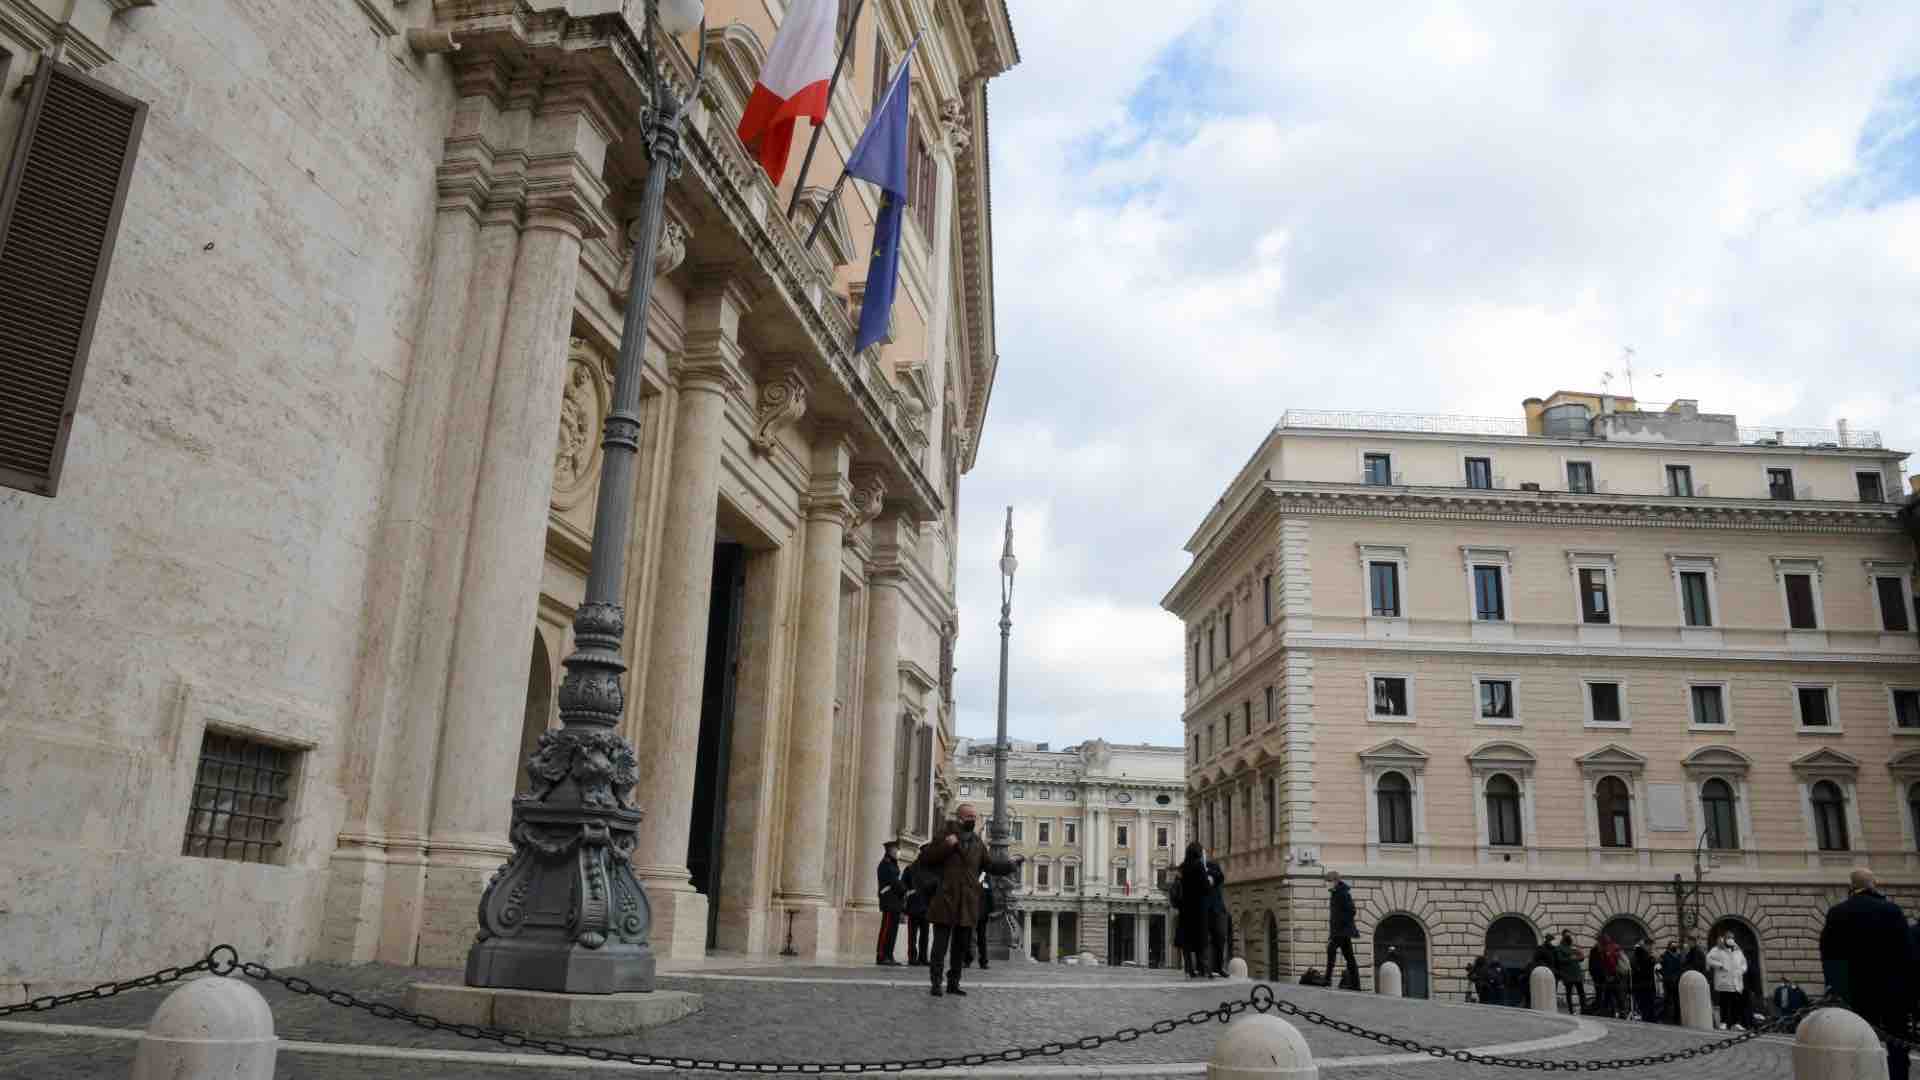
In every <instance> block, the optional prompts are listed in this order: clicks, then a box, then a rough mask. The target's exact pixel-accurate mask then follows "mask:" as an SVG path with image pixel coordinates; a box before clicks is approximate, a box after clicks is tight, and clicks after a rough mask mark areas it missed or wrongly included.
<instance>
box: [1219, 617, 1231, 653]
mask: <svg viewBox="0 0 1920 1080" xmlns="http://www.w3.org/2000/svg"><path fill="white" fill-rule="evenodd" d="M1220 655H1222V656H1232V655H1233V612H1232V611H1228V612H1227V613H1226V616H1225V617H1224V618H1222V619H1221V620H1220Z"/></svg>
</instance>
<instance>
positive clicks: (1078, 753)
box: [951, 739, 1187, 967]
mask: <svg viewBox="0 0 1920 1080" xmlns="http://www.w3.org/2000/svg"><path fill="white" fill-rule="evenodd" d="M993 752H994V743H993V740H992V739H961V740H959V742H958V743H957V744H956V745H955V747H954V754H953V761H952V769H951V775H952V780H953V784H954V791H953V796H952V797H953V804H954V805H958V804H959V803H962V802H971V803H973V804H974V805H975V806H976V807H978V808H979V810H980V815H981V817H982V818H983V819H984V818H988V817H991V816H992V813H993ZM1182 760H1183V759H1182V756H1181V750H1180V748H1179V747H1177V746H1148V745H1139V746H1128V745H1124V744H1114V743H1109V742H1107V741H1106V740H1105V739H1091V740H1088V741H1087V742H1083V743H1081V744H1080V745H1078V746H1070V747H1067V748H1066V749H1064V750H1050V749H1048V747H1047V744H1045V743H1031V742H1024V741H1013V742H1012V743H1011V750H1010V751H1009V753H1008V756H1007V818H1008V825H1009V827H1010V828H1011V830H1012V833H1013V837H1012V844H1011V850H1012V852H1013V853H1014V854H1017V855H1025V856H1026V857H1027V861H1026V863H1025V865H1024V866H1022V867H1021V881H1020V893H1019V900H1018V903H1019V908H1020V924H1021V940H1022V941H1024V942H1026V943H1027V946H1028V954H1029V955H1030V956H1032V957H1033V958H1034V959H1035V960H1040V961H1044V962H1052V961H1055V960H1058V959H1060V958H1062V957H1066V956H1077V955H1082V954H1087V953H1091V954H1092V955H1093V956H1094V957H1095V959H1097V960H1098V961H1099V962H1101V963H1104V964H1112V965H1119V964H1138V965H1141V966H1150V967H1166V966H1169V965H1170V964H1172V963H1173V962H1174V960H1172V959H1170V958H1171V957H1174V955H1175V954H1174V953H1173V930H1174V926H1173V919H1172V917H1171V916H1172V911H1171V909H1170V908H1169V907H1168V904H1167V893H1166V874H1167V871H1168V868H1169V867H1174V866H1178V865H1179V863H1180V852H1181V850H1182V849H1183V848H1184V847H1185V846H1186V842H1187V833H1186V829H1187V799H1186V776H1185V766H1184V765H1183V763H1182Z"/></svg>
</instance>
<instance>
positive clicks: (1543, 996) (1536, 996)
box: [1527, 967, 1560, 1012]
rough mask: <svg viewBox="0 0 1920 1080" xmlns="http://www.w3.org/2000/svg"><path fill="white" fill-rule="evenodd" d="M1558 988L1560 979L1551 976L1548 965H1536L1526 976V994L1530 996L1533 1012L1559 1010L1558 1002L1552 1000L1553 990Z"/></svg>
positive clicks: (1550, 969) (1551, 971)
mask: <svg viewBox="0 0 1920 1080" xmlns="http://www.w3.org/2000/svg"><path fill="white" fill-rule="evenodd" d="M1559 989H1560V980H1558V979H1556V978H1554V977H1553V969H1552V968H1550V967H1537V968H1534V969H1533V973H1532V974H1530V975H1528V976H1527V994H1528V996H1529V997H1530V998H1532V1000H1531V1002H1529V1004H1531V1005H1532V1006H1533V1011H1535V1012H1559V1011H1560V1003H1559V1002H1558V1001H1556V1000H1554V993H1555V991H1557V990H1559Z"/></svg>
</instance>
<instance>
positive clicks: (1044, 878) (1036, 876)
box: [1033, 863, 1053, 889]
mask: <svg viewBox="0 0 1920 1080" xmlns="http://www.w3.org/2000/svg"><path fill="white" fill-rule="evenodd" d="M1052 869H1053V868H1052V867H1050V866H1048V865H1047V864H1046V863H1040V864H1038V865H1036V866H1035V867H1034V868H1033V883H1034V884H1035V885H1036V886H1038V887H1039V888H1042V889H1045V888H1048V887H1049V886H1050V885H1051V884H1052V882H1051V881H1049V880H1048V879H1049V878H1051V877H1052V876H1053V875H1052V874H1051V873H1049V871H1050V870H1052Z"/></svg>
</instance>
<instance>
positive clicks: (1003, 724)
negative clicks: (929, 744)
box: [987, 506, 1020, 960]
mask: <svg viewBox="0 0 1920 1080" xmlns="http://www.w3.org/2000/svg"><path fill="white" fill-rule="evenodd" d="M1019 567H1020V560H1018V559H1016V558H1014V557H1013V507H1011V506H1009V507H1007V537H1006V544H1005V546H1004V547H1002V548H1001V550H1000V708H999V714H998V721H997V723H996V726H995V729H994V730H995V735H996V736H997V737H996V738H995V740H994V744H993V828H992V831H990V832H989V833H988V834H987V841H988V842H987V853H988V854H989V855H990V856H991V857H992V860H993V861H994V862H996V863H1004V862H1006V861H1007V839H1008V835H1009V829H1008V827H1007V750H1008V746H1007V639H1008V637H1009V635H1011V634H1012V632H1013V572H1014V571H1015V570H1017V569H1019ZM1014 888H1015V883H1014V881H1013V879H1012V878H1008V877H1000V878H999V880H997V881H995V882H994V890H993V891H994V895H995V897H996V898H997V899H998V900H999V901H1000V919H999V921H998V923H997V924H996V926H995V927H994V928H992V933H991V934H990V936H989V945H990V948H991V949H992V951H993V952H994V953H995V954H996V955H995V956H994V959H996V960H1004V959H1006V958H1007V957H1008V956H1009V955H1011V954H1012V952H1013V950H1014V949H1015V948H1016V947H1017V946H1018V945H1019V932H1018V930H1017V927H1018V926H1019V922H1018V921H1017V920H1016V919H1015V918H1014V912H1013V890H1014Z"/></svg>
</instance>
